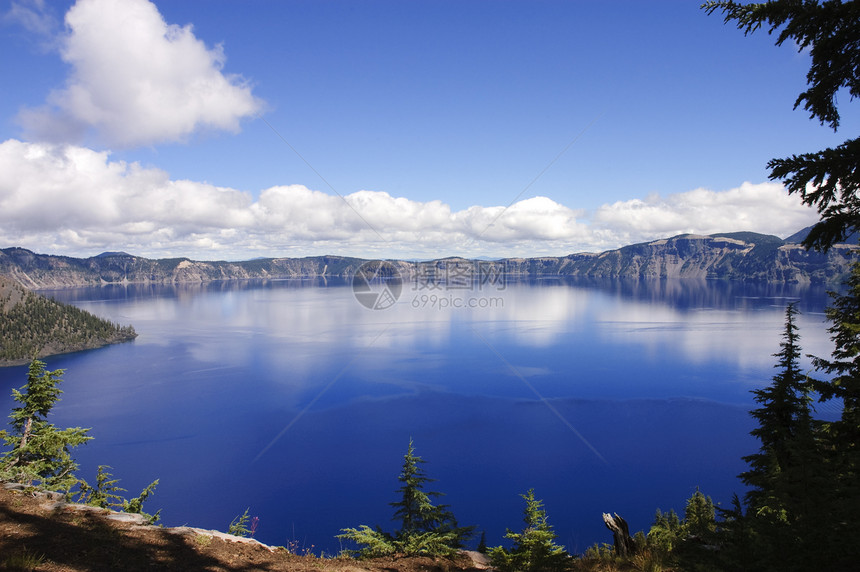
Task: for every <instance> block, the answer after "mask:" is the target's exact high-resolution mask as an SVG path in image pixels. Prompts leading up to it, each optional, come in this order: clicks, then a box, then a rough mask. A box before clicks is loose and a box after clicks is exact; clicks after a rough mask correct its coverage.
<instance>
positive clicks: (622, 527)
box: [603, 513, 636, 558]
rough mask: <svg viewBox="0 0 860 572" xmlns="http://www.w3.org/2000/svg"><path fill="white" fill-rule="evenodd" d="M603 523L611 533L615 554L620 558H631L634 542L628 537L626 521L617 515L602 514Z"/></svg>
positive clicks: (634, 547) (634, 549)
mask: <svg viewBox="0 0 860 572" xmlns="http://www.w3.org/2000/svg"><path fill="white" fill-rule="evenodd" d="M603 523H604V524H605V525H606V528H608V529H609V530H611V531H612V539H613V542H614V544H615V554H616V555H617V556H620V557H622V558H626V557H628V556H632V555H633V554H634V553H635V552H636V541H635V540H633V538H632V537H631V536H630V528H629V527H628V526H627V521H626V520H624V519H623V518H621V517H620V516H618V513H614V516H613V515H610V514H608V513H603Z"/></svg>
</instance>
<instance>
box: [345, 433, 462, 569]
mask: <svg viewBox="0 0 860 572" xmlns="http://www.w3.org/2000/svg"><path fill="white" fill-rule="evenodd" d="M424 462H425V461H424V459H422V458H421V457H419V456H417V455H416V454H415V447H414V444H413V442H412V440H411V439H410V440H409V447H408V448H407V450H406V455H404V458H403V469H402V471H401V472H400V475H399V476H398V478H397V479H398V480H399V481H400V482H401V486H400V488H399V489H397V492H398V493H400V500H399V501H397V502H392V503H390V504H391V506H392V507H394V508H395V509H396V510H395V512H394V520H399V521H400V524H401V526H400V529H399V530H398V531H396V532H395V533H394V534H389V533H386V532H383V531H382V530H381V529H379V528H376V529H373V528H370V527H369V526H367V525H361V526H359V528H357V529H356V528H344V529H343V530H342V534H339V535H338V536H337V538H341V539H345V540H351V541H353V542H355V543H357V544H359V545H362V546H363V548H361V549H360V550H358V551H353V553H355V554H357V555H359V556H368V557H370V556H385V555H388V554H394V553H401V554H406V555H428V556H449V555H452V554H454V553H455V552H456V551H457V550H458V549H459V548H462V547H463V543H464V542H465V540H466V539H467V538H469V537H470V536H471V535H472V532H473V530H474V527H463V526H458V524H457V520H456V519H455V518H454V515H453V513H451V511H450V510H449V508H448V507H447V506H446V505H438V506H437V505H434V504H433V501H432V499H433V498H436V497H439V496H442V493H438V492H425V491H424V486H425V485H426V484H427V483H429V482H432V481H433V479H430V478H429V477H428V476H427V475H426V473H425V472H424V470H423V469H422V468H421V465H422V464H423V463H424Z"/></svg>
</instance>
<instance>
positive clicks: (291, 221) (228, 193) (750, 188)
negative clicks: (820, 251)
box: [0, 139, 816, 260]
mask: <svg viewBox="0 0 860 572" xmlns="http://www.w3.org/2000/svg"><path fill="white" fill-rule="evenodd" d="M815 220H816V215H815V212H814V211H812V210H811V209H809V208H807V207H804V206H802V205H801V204H800V203H799V201H798V200H797V199H796V198H795V197H789V196H788V195H787V194H786V193H785V192H784V191H783V190H782V188H781V187H780V186H779V185H774V184H771V183H764V184H760V185H754V184H749V183H745V184H743V185H741V186H740V187H739V188H737V189H731V190H728V191H722V192H716V191H709V190H705V189H696V190H694V191H690V192H688V193H681V194H677V195H670V196H668V197H666V198H665V199H664V198H661V197H659V196H656V195H655V196H652V197H648V198H646V199H644V200H640V199H634V200H630V201H625V202H619V203H614V204H612V205H604V206H603V207H601V208H600V209H598V210H597V212H596V213H594V215H593V216H592V217H591V218H590V219H589V217H588V214H587V213H586V212H584V211H581V210H574V209H571V208H569V207H567V206H565V205H562V204H559V203H558V202H556V201H553V200H552V199H549V198H547V197H532V198H529V199H525V200H522V201H519V202H517V203H514V204H513V205H511V206H510V208H507V209H506V208H505V207H503V206H493V205H491V206H479V205H476V206H472V207H469V208H468V209H464V210H461V211H452V209H451V207H450V205H447V204H445V203H443V202H441V201H429V202H419V201H414V200H411V199H408V198H405V197H393V196H391V195H389V194H388V193H385V192H379V191H358V192H354V193H351V194H348V195H346V196H345V197H343V198H341V197H339V196H334V195H329V194H326V193H323V192H321V191H316V190H312V189H308V188H307V187H304V186H302V185H284V186H276V187H271V188H268V189H264V190H262V191H260V192H259V193H257V194H256V196H255V195H254V194H252V193H248V192H243V191H238V190H236V189H231V188H226V187H218V186H215V185H211V184H208V183H201V182H196V181H188V180H173V179H171V178H170V177H169V175H168V174H167V173H166V172H164V171H161V170H159V169H154V168H144V167H141V166H140V165H139V164H137V163H126V162H123V161H111V160H110V154H109V153H107V152H98V151H93V150H91V149H87V148H85V147H79V146H73V145H57V144H47V143H27V142H22V141H17V140H14V139H12V140H7V141H5V142H3V143H0V245H3V246H24V247H26V248H31V249H34V250H38V251H41V252H50V253H63V254H71V255H92V254H96V253H98V252H100V251H104V250H125V251H128V252H132V253H135V254H140V255H143V256H152V257H159V256H180V255H182V256H189V257H192V258H197V259H210V260H211V259H225V258H226V259H247V258H252V257H254V256H306V255H314V254H326V253H330V254H344V255H355V256H363V257H398V258H428V257H436V256H447V255H454V254H459V255H465V256H479V255H488V256H526V255H528V256H537V255H545V254H554V255H560V254H567V253H571V252H580V251H600V250H605V249H609V248H616V247H618V246H623V245H624V244H629V243H630V242H635V241H640V240H650V239H657V238H664V237H667V236H671V235H674V234H680V233H683V232H695V233H713V232H723V231H734V230H754V231H758V232H767V233H772V234H777V235H780V236H786V235H788V234H790V233H793V232H795V231H797V230H799V229H801V228H803V227H804V226H807V225H809V224H812V223H813V222H815Z"/></svg>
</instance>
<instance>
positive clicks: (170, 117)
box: [19, 0, 262, 147]
mask: <svg viewBox="0 0 860 572" xmlns="http://www.w3.org/2000/svg"><path fill="white" fill-rule="evenodd" d="M33 12H34V11H33V10H32V9H31V10H30V13H33ZM66 26H67V28H68V35H67V36H66V37H65V38H64V41H63V45H62V47H61V50H60V53H61V56H62V58H63V60H64V61H66V62H67V63H69V64H70V65H71V66H72V71H71V74H70V76H69V77H68V79H67V81H66V86H65V87H64V88H62V89H58V90H56V91H54V92H52V93H51V94H50V95H49V96H48V100H47V103H46V105H44V106H42V107H40V108H35V109H25V110H24V111H22V113H21V115H20V116H19V121H20V122H21V124H22V125H23V127H24V128H25V131H26V132H27V133H28V136H29V138H31V139H36V140H42V141H54V142H58V141H74V140H77V139H80V138H81V137H82V136H83V135H84V134H85V133H86V132H87V131H88V130H90V129H94V130H95V131H96V133H97V134H98V135H99V136H100V137H101V139H102V140H103V141H104V142H106V143H108V144H109V145H112V146H122V147H132V146H137V145H148V144H153V143H158V142H163V141H182V140H185V139H187V138H188V137H189V136H190V135H191V134H193V133H195V132H196V131H198V130H201V129H211V130H227V131H231V132H236V131H238V130H239V124H240V120H241V119H242V118H244V117H248V116H251V115H253V114H255V113H257V112H258V111H259V110H260V109H261V106H262V102H261V101H260V100H259V99H257V98H255V97H254V96H253V95H252V94H251V87H250V85H248V83H247V82H245V81H244V80H243V79H242V78H241V77H240V76H237V75H228V74H225V73H223V71H222V70H223V66H224V62H225V56H224V50H223V47H222V46H220V45H219V46H215V47H212V48H209V47H207V46H206V45H205V44H204V43H203V42H202V41H201V40H199V39H198V38H196V37H195V35H194V32H193V30H192V28H191V26H190V25H188V26H177V25H174V24H167V23H166V22H165V21H164V19H163V18H162V16H161V14H160V13H159V12H158V9H157V8H156V7H155V5H154V4H152V3H151V2H149V1H148V0H124V1H123V2H116V1H115V0H78V2H77V3H76V4H75V5H74V6H72V8H71V9H70V10H69V12H68V13H67V14H66Z"/></svg>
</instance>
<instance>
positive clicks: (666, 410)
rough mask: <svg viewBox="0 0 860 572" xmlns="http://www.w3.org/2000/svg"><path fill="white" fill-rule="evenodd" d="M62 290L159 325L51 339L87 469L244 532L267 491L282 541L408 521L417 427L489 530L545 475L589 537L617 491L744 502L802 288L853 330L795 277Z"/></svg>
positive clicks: (8, 403)
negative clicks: (112, 334) (405, 483)
mask: <svg viewBox="0 0 860 572" xmlns="http://www.w3.org/2000/svg"><path fill="white" fill-rule="evenodd" d="M46 293H47V294H48V295H52V296H54V297H55V298H57V299H59V300H63V301H67V302H71V303H73V304H75V305H77V306H79V307H82V308H85V309H87V310H89V311H91V312H93V313H95V314H97V315H100V316H103V317H106V318H108V319H111V320H114V321H117V322H120V323H122V324H129V323H130V324H133V325H134V327H135V328H136V330H137V332H138V334H139V337H138V338H137V339H136V340H135V341H134V342H131V343H126V344H122V345H117V346H112V347H108V348H103V349H99V350H93V351H88V352H81V353H77V354H71V355H65V356H56V357H53V358H48V359H47V360H46V361H47V363H48V367H49V368H51V369H55V368H65V369H66V370H67V371H66V374H65V382H64V383H63V386H62V388H63V389H64V391H65V393H64V394H63V397H62V401H61V402H60V404H59V405H58V406H57V407H56V408H55V413H54V416H53V422H54V423H55V424H57V425H58V426H77V425H80V426H85V427H92V428H93V429H92V431H91V435H92V436H93V437H94V440H93V441H91V442H90V443H88V444H87V445H85V446H83V447H80V448H79V449H78V450H77V452H76V455H75V456H76V458H77V460H78V461H79V462H80V464H81V475H82V476H83V477H84V478H87V479H88V480H90V481H93V480H94V478H95V472H96V467H97V466H98V465H99V464H105V465H110V466H111V467H113V470H112V472H113V473H114V475H115V476H117V477H119V478H121V479H122V481H121V483H120V485H122V486H124V487H125V488H126V489H128V490H129V491H130V492H131V493H134V494H136V493H137V492H138V491H140V489H142V488H143V487H144V486H146V485H147V484H148V483H149V482H150V481H152V480H154V479H156V478H158V479H160V485H159V486H158V488H157V489H156V494H155V495H154V496H153V497H152V498H151V500H150V501H148V503H147V505H146V507H145V508H146V509H147V510H148V511H150V512H154V511H155V510H157V509H158V508H163V512H162V522H163V524H165V525H167V526H178V525H183V524H189V525H192V526H198V527H203V528H215V529H220V530H226V528H227V526H228V525H229V523H230V521H231V519H232V518H233V517H235V516H236V515H238V514H240V513H242V512H243V511H244V510H245V508H247V507H250V511H249V513H250V514H251V515H255V516H258V517H259V519H260V524H259V528H258V531H257V535H256V537H257V538H259V539H260V540H262V541H263V542H266V543H269V544H279V545H284V544H286V543H287V542H289V541H296V542H297V543H298V546H299V547H300V548H311V546H313V550H314V551H315V552H317V553H319V552H320V551H321V550H324V551H326V552H327V553H329V554H331V553H333V552H337V551H338V550H339V548H340V545H339V543H338V541H337V540H336V539H335V538H334V535H335V534H337V533H338V531H339V530H340V529H341V528H344V527H354V526H357V525H359V524H368V525H371V526H375V525H380V526H382V527H383V528H384V529H385V530H391V529H392V527H393V526H395V523H394V522H392V521H391V514H392V509H391V508H390V507H389V506H388V503H389V502H392V501H395V500H397V496H396V493H395V490H396V489H397V487H398V486H399V483H398V482H397V475H398V473H399V470H400V466H401V463H402V457H403V454H404V452H405V450H406V446H407V444H408V442H409V439H410V438H412V439H414V441H415V446H416V452H417V453H418V454H419V455H421V456H422V457H423V458H424V459H425V460H426V461H427V464H426V465H425V468H426V470H427V472H428V474H429V476H431V477H433V478H435V479H436V482H434V483H433V484H432V487H431V488H432V489H433V490H438V491H441V492H444V493H446V496H445V497H444V502H445V503H446V504H449V505H450V506H451V508H452V510H453V512H454V513H455V515H456V516H457V518H458V520H459V521H460V523H461V524H464V525H465V524H474V525H477V527H478V528H477V530H478V534H479V535H480V532H481V531H486V534H487V542H488V544H490V545H495V544H500V543H501V542H502V536H503V534H504V532H505V528H506V527H508V528H512V529H519V528H520V526H521V519H522V509H523V502H522V500H521V499H520V498H519V496H518V495H519V494H520V493H523V492H525V491H526V490H528V489H529V488H534V489H535V494H536V496H537V497H538V498H541V499H543V500H544V502H545V507H546V510H547V514H548V517H549V520H550V523H551V524H553V526H554V527H555V530H556V532H557V534H558V536H559V541H560V542H561V543H563V544H564V545H565V546H566V547H567V548H568V549H569V550H571V551H573V552H582V551H584V550H585V548H587V547H588V546H589V545H590V544H592V543H594V542H596V541H606V542H609V541H611V534H610V533H609V531H607V530H606V529H605V528H604V527H603V523H602V519H601V513H602V512H618V513H619V514H621V515H622V516H624V517H625V518H626V519H627V520H628V522H629V523H630V526H631V528H632V529H634V530H639V529H645V530H647V528H648V527H649V526H650V524H651V522H652V518H653V514H654V511H655V509H657V508H661V509H664V510H668V509H669V508H675V509H676V510H678V511H683V506H684V501H685V499H686V498H688V497H689V496H690V495H691V494H692V493H693V491H694V490H695V489H696V487H697V486H698V487H700V488H701V489H702V490H703V491H704V492H705V493H706V494H709V495H711V496H712V497H713V498H714V500H715V501H716V502H719V503H721V504H722V505H724V506H726V505H728V503H729V502H730V500H731V495H732V493H734V492H737V493H742V492H743V489H742V487H741V484H740V483H739V481H738V480H737V478H736V475H737V474H738V473H740V472H741V471H742V470H744V468H745V465H744V464H743V462H742V461H741V459H740V457H741V456H742V455H745V454H749V453H751V452H753V451H755V449H756V448H757V445H756V441H755V440H753V439H752V437H750V436H749V431H750V430H751V429H752V428H753V423H752V420H751V419H750V417H749V414H748V411H749V409H750V407H751V406H752V405H753V402H752V397H751V395H750V393H749V392H750V390H751V389H753V388H756V387H760V386H762V385H765V384H767V383H769V382H770V379H771V376H772V375H773V374H774V368H773V365H774V363H775V358H773V356H772V354H774V353H776V352H777V351H778V350H779V343H780V341H781V333H782V327H783V321H784V310H785V306H786V304H787V303H788V302H789V301H793V300H797V301H799V306H798V307H799V309H800V310H801V312H802V313H801V315H800V316H799V320H798V324H799V328H800V334H801V345H802V348H803V352H804V354H806V353H812V354H816V355H822V356H826V355H829V353H830V349H831V346H830V342H829V340H828V337H827V332H826V327H827V324H826V323H825V321H824V315H823V311H824V307H825V305H826V304H827V302H828V298H827V296H826V293H825V289H824V288H821V287H800V286H793V285H762V284H759V285H749V284H746V285H745V284H737V283H730V282H715V281H695V280H679V281H654V282H642V281H639V282H635V281H631V282H625V281H576V280H567V279H546V280H539V281H530V282H514V283H511V282H508V283H507V284H506V285H504V287H496V288H493V289H491V290H489V291H487V290H484V291H472V290H469V291H456V292H453V291H449V292H444V293H441V292H440V293H438V295H440V296H443V295H444V296H445V297H447V298H446V299H448V301H449V302H453V300H454V299H457V300H465V299H473V300H478V302H479V303H477V304H475V305H476V306H478V307H475V308H472V309H466V308H453V307H448V308H443V309H440V308H439V307H438V304H436V305H430V304H426V303H425V302H426V301H427V300H428V299H426V298H423V299H422V298H421V296H426V295H427V294H428V293H427V292H419V291H416V290H414V287H413V288H412V289H410V287H409V285H405V287H404V291H403V293H402V296H401V297H400V299H399V301H398V303H397V304H395V305H394V306H393V307H390V308H388V309H385V310H368V309H367V308H365V307H363V306H362V305H361V304H359V303H358V302H357V301H356V299H355V297H354V296H353V292H352V289H351V288H350V286H349V285H348V284H346V283H344V282H343V281H333V280H328V281H323V280H284V281H268V282H216V283H211V284H204V285H179V286H141V285H131V286H126V287H121V286H109V287H103V288H83V289H69V290H57V291H49V292H46ZM450 305H453V303H452V304H450ZM804 364H805V365H806V366H808V362H804ZM25 381H26V367H15V368H3V369H0V391H2V396H0V406H2V411H4V412H5V411H9V409H10V408H11V407H12V400H11V397H10V392H11V389H12V388H13V387H20V386H21V385H23V384H24V382H25ZM829 413H832V412H827V411H824V412H822V414H823V415H828V414H829ZM4 415H5V413H4ZM476 542H477V538H476V539H475V543H476Z"/></svg>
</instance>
